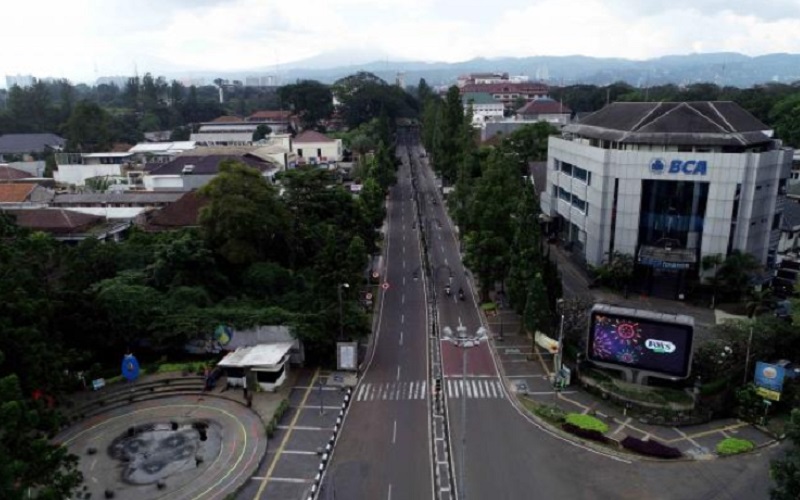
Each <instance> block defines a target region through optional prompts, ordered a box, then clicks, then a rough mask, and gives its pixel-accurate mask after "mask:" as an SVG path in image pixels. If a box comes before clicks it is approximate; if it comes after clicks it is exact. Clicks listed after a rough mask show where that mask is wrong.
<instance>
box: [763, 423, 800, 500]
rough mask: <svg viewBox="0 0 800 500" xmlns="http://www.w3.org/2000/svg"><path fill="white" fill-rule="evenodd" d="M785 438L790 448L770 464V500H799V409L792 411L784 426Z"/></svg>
mask: <svg viewBox="0 0 800 500" xmlns="http://www.w3.org/2000/svg"><path fill="white" fill-rule="evenodd" d="M786 437H787V438H789V441H790V442H791V448H790V449H789V450H787V451H786V454H785V455H784V456H783V458H779V459H777V460H773V461H772V462H770V467H769V475H770V477H772V480H773V481H775V486H774V487H772V488H771V489H770V491H769V496H770V498H771V499H772V500H795V499H797V498H800V408H795V409H794V410H792V413H791V417H790V418H789V422H788V424H787V426H786Z"/></svg>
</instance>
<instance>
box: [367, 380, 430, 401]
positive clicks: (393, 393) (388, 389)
mask: <svg viewBox="0 0 800 500" xmlns="http://www.w3.org/2000/svg"><path fill="white" fill-rule="evenodd" d="M426 387H427V383H426V382H425V381H424V380H421V381H418V382H381V383H377V382H376V383H372V382H367V383H365V384H361V386H360V387H359V388H358V390H357V391H356V401H407V400H413V399H425V397H426V393H425V389H426Z"/></svg>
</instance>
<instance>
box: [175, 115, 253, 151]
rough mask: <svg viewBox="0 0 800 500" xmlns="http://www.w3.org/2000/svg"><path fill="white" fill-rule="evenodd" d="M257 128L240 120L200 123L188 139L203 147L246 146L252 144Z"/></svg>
mask: <svg viewBox="0 0 800 500" xmlns="http://www.w3.org/2000/svg"><path fill="white" fill-rule="evenodd" d="M257 128H258V124H257V123H250V122H245V121H241V120H240V121H236V122H234V121H227V120H226V121H225V122H209V123H202V124H200V128H199V129H198V131H197V132H195V133H193V134H191V136H190V137H189V139H190V140H191V141H194V142H196V143H197V144H198V145H203V146H246V145H250V144H252V143H253V133H254V132H255V131H256V129H257Z"/></svg>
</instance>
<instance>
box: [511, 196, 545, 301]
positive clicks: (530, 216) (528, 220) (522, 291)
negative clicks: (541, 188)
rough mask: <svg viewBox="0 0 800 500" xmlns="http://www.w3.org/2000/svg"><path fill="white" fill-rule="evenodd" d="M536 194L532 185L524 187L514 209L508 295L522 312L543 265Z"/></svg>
mask: <svg viewBox="0 0 800 500" xmlns="http://www.w3.org/2000/svg"><path fill="white" fill-rule="evenodd" d="M538 214H539V207H538V206H537V204H536V193H534V191H533V188H532V187H531V186H530V185H526V186H524V187H523V188H522V196H521V199H520V200H519V203H518V204H517V209H516V210H515V212H514V220H513V225H514V241H513V244H512V247H511V262H510V266H509V272H508V298H509V299H510V300H511V305H512V307H514V309H515V310H516V311H517V313H518V314H521V313H522V312H523V311H524V309H525V306H526V304H527V296H528V289H529V288H530V282H531V280H532V279H533V277H534V276H535V275H536V273H538V272H541V268H542V252H541V245H542V241H541V238H542V235H541V230H540V226H539V220H538V217H537V216H538Z"/></svg>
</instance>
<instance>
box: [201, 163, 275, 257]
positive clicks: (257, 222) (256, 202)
mask: <svg viewBox="0 0 800 500" xmlns="http://www.w3.org/2000/svg"><path fill="white" fill-rule="evenodd" d="M200 194H201V195H202V196H205V197H206V198H208V199H209V204H208V205H207V206H205V207H203V209H202V210H201V212H200V225H201V226H202V228H203V233H204V235H205V238H206V241H207V243H208V245H209V246H210V248H212V249H213V250H214V251H215V252H217V253H218V254H219V255H221V256H222V257H223V258H224V259H225V260H227V261H228V262H229V263H231V264H235V265H249V264H251V263H253V262H255V261H257V260H261V259H264V258H266V257H268V256H275V255H276V254H279V253H280V250H281V249H282V247H283V245H282V241H283V238H284V237H285V235H284V231H285V223H286V220H287V218H288V217H287V214H286V213H285V211H284V208H283V206H282V205H281V203H280V202H279V201H278V198H277V193H276V191H275V188H274V187H273V186H272V185H270V184H269V183H268V182H267V181H266V179H264V177H263V176H262V175H261V172H259V171H258V170H256V169H254V168H251V167H249V166H247V165H245V164H243V163H240V162H237V161H235V160H225V161H223V162H221V163H220V165H219V175H217V177H215V178H214V179H213V180H212V181H211V182H209V183H208V184H206V185H205V186H203V187H202V188H201V189H200Z"/></svg>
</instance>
